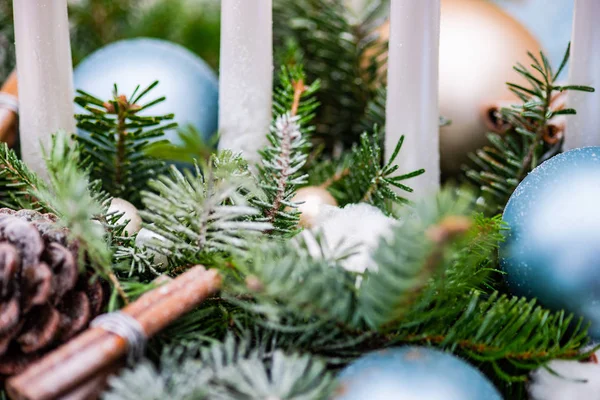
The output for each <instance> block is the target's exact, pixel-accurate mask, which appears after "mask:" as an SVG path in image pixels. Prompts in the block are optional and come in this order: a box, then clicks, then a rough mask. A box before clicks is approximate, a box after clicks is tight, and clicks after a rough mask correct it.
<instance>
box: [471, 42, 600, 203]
mask: <svg viewBox="0 0 600 400" xmlns="http://www.w3.org/2000/svg"><path fill="white" fill-rule="evenodd" d="M569 49H570V47H569V48H567V52H566V53H565V57H564V59H563V62H562V63H561V65H560V67H559V70H558V71H556V73H555V72H554V71H553V69H552V67H551V66H550V63H549V61H548V59H547V58H546V56H545V55H544V54H543V53H540V57H539V58H538V57H536V56H534V55H533V54H531V53H529V57H530V58H531V61H532V64H531V66H530V69H528V68H526V67H525V66H523V65H521V64H518V65H517V66H516V67H515V68H514V69H515V71H517V72H518V73H519V74H520V75H521V76H523V78H524V79H525V80H526V81H527V82H528V83H529V87H524V86H521V85H517V84H513V83H509V84H508V87H509V88H510V90H511V91H512V92H513V93H514V94H515V95H517V96H518V97H519V99H520V100H521V101H522V104H521V105H514V106H512V107H511V108H503V109H501V110H500V115H499V118H500V120H501V121H503V123H504V124H506V125H507V126H508V129H507V131H506V132H504V133H501V134H497V133H490V134H488V139H489V141H490V144H489V145H488V146H486V147H484V148H482V149H480V150H478V151H477V152H476V153H475V154H471V155H470V158H471V160H472V161H473V167H471V168H465V174H466V176H467V178H468V179H469V180H471V181H472V182H473V183H475V184H476V185H477V186H478V187H479V188H480V191H481V199H480V201H479V202H478V203H479V204H480V205H482V206H483V208H484V209H485V211H487V212H488V213H490V214H495V213H498V212H502V210H503V209H504V206H505V205H506V203H507V201H508V199H509V197H510V196H511V195H512V193H513V192H514V190H515V189H516V188H517V186H518V185H519V183H520V182H521V181H522V180H523V179H524V178H525V177H526V176H527V174H528V173H529V172H530V171H532V170H533V169H534V168H535V167H537V166H538V165H540V164H541V163H542V162H544V161H545V160H547V159H549V158H550V157H552V156H554V155H555V154H557V153H558V152H560V150H561V147H562V139H563V138H562V137H554V136H553V130H552V126H551V125H550V121H551V120H552V118H553V117H555V116H557V115H568V114H575V110H573V109H569V108H566V109H561V110H553V109H552V107H551V106H552V102H553V100H554V98H555V97H556V96H557V94H559V93H561V92H564V91H568V90H578V91H585V92H593V91H594V89H593V88H590V87H586V86H559V85H557V84H556V79H557V77H558V76H559V74H560V72H561V71H562V69H563V68H564V67H565V66H566V64H567V62H568V59H569V53H570V51H569Z"/></svg>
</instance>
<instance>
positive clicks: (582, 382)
mask: <svg viewBox="0 0 600 400" xmlns="http://www.w3.org/2000/svg"><path fill="white" fill-rule="evenodd" d="M596 356H597V357H600V351H598V352H596ZM548 368H549V369H550V370H551V371H553V372H551V371H549V370H547V369H545V368H540V369H537V370H536V371H534V372H533V373H532V374H531V383H530V384H529V388H528V390H529V395H530V396H531V399H532V400H575V399H586V400H594V399H600V364H597V363H595V362H579V361H564V360H555V361H552V362H550V364H549V365H548Z"/></svg>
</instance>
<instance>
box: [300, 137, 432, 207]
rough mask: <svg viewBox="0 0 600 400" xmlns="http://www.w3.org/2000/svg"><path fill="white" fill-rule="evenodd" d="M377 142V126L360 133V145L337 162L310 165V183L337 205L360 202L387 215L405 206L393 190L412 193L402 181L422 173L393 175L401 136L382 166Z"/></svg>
mask: <svg viewBox="0 0 600 400" xmlns="http://www.w3.org/2000/svg"><path fill="white" fill-rule="evenodd" d="M379 139H380V136H379V131H378V129H377V127H375V132H374V133H372V134H369V133H367V132H365V133H363V134H362V135H361V137H360V142H359V143H356V144H354V145H353V146H352V150H351V151H349V152H348V153H347V154H346V155H345V156H343V157H342V158H341V160H339V161H336V160H325V161H323V162H321V163H318V164H316V165H315V166H313V167H312V169H311V170H310V171H309V177H310V178H309V179H310V184H312V185H317V186H320V187H323V188H326V189H327V190H329V191H330V192H331V194H332V195H333V196H334V197H335V198H336V200H337V201H338V203H339V204H340V206H345V205H347V204H354V203H361V202H362V203H369V204H372V205H374V206H376V207H378V208H380V209H381V210H382V211H384V212H385V213H387V214H392V213H394V210H395V208H396V206H397V205H399V204H406V203H409V200H408V199H406V198H405V197H402V196H401V195H399V194H398V193H397V192H396V190H395V189H400V190H402V191H405V192H407V193H412V192H413V189H412V188H411V187H410V186H408V185H406V184H404V183H403V182H405V181H408V180H410V179H411V178H414V177H416V176H419V175H421V174H422V173H424V172H425V170H423V169H420V170H415V171H412V172H409V173H407V174H402V175H395V174H396V171H397V170H398V166H397V165H395V163H396V159H397V158H398V157H399V156H401V155H400V151H401V150H402V144H403V142H404V136H402V137H401V138H400V140H399V141H398V144H397V145H396V148H395V149H394V152H393V153H392V156H391V157H390V159H389V160H388V162H387V163H385V164H383V150H382V149H381V146H380V145H379Z"/></svg>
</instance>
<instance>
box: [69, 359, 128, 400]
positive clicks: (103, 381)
mask: <svg viewBox="0 0 600 400" xmlns="http://www.w3.org/2000/svg"><path fill="white" fill-rule="evenodd" d="M124 365H125V362H124V360H123V362H117V363H115V364H113V365H110V366H109V367H108V368H106V369H104V370H102V371H100V372H99V373H97V374H96V375H94V376H93V377H91V378H90V379H89V380H88V381H86V382H84V383H82V384H81V385H79V386H78V387H76V388H74V389H72V390H71V391H70V392H68V393H66V394H63V395H61V396H60V400H96V399H98V398H99V397H100V395H101V394H102V392H104V390H105V389H106V387H107V386H108V378H110V377H111V376H112V375H114V374H116V373H117V372H118V371H119V370H120V369H121V368H122V367H123V366H124Z"/></svg>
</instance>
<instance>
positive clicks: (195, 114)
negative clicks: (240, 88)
mask: <svg viewBox="0 0 600 400" xmlns="http://www.w3.org/2000/svg"><path fill="white" fill-rule="evenodd" d="M156 80H158V81H159V85H158V86H157V87H155V88H154V89H153V90H152V91H151V92H150V94H149V95H148V96H147V97H146V100H154V99H157V98H159V97H162V96H165V97H166V101H164V102H162V103H159V104H157V105H155V106H153V107H150V108H149V109H147V110H144V111H143V112H142V113H140V115H162V114H170V113H173V114H175V122H177V123H178V124H179V126H180V127H183V126H186V125H191V126H193V127H195V128H196V129H197V130H198V131H199V132H200V133H201V134H202V137H203V138H204V139H205V141H208V139H209V138H210V137H212V136H213V135H214V134H215V133H216V131H217V124H218V97H219V95H218V93H219V85H218V81H217V76H216V75H215V73H214V72H213V71H212V70H211V69H210V67H209V66H208V65H207V64H206V63H205V62H204V61H203V60H202V59H201V58H200V57H198V56H197V55H195V54H194V53H192V52H191V51H189V50H187V49H186V48H184V47H182V46H180V45H177V44H174V43H171V42H167V41H164V40H158V39H147V38H140V39H129V40H122V41H119V42H115V43H112V44H109V45H108V46H105V47H103V48H101V49H99V50H97V51H96V52H94V53H92V54H91V55H89V56H88V57H87V58H85V59H84V60H83V61H82V62H81V63H80V64H79V65H78V66H77V67H76V68H75V71H74V82H75V88H76V89H80V90H83V91H86V92H88V93H90V94H92V95H94V96H96V97H98V98H100V99H103V100H108V99H110V98H112V93H113V85H114V84H115V83H116V84H117V86H118V88H119V94H125V95H127V96H129V95H131V94H132V93H133V91H134V90H135V88H136V86H137V85H140V88H141V89H145V88H146V87H148V86H149V85H150V84H151V83H152V82H154V81H156ZM165 134H166V138H167V139H168V140H170V141H171V142H173V143H178V140H177V133H176V132H175V130H170V131H167V132H165Z"/></svg>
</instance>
